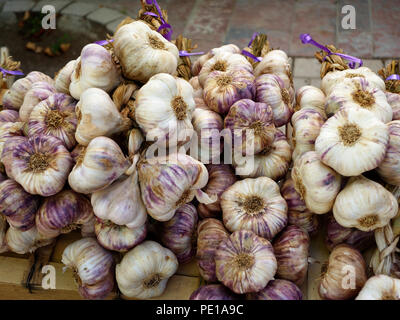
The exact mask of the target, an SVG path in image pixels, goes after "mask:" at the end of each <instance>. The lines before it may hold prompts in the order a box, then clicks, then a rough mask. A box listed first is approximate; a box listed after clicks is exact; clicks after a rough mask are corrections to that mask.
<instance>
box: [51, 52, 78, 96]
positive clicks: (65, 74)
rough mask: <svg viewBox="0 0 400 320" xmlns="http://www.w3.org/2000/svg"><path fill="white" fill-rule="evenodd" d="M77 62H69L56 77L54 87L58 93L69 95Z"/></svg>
mask: <svg viewBox="0 0 400 320" xmlns="http://www.w3.org/2000/svg"><path fill="white" fill-rule="evenodd" d="M75 65H76V60H71V61H69V62H68V63H67V64H66V65H65V66H64V67H63V68H62V69H61V70H60V71H58V72H57V74H56V76H55V77H54V85H55V87H56V89H57V92H61V93H65V94H69V85H70V84H71V76H72V73H73V72H74V70H75Z"/></svg>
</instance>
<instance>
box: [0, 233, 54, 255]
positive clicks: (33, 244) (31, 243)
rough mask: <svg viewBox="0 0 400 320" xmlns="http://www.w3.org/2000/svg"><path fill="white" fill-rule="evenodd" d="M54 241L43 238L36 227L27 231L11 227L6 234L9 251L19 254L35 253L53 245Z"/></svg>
mask: <svg viewBox="0 0 400 320" xmlns="http://www.w3.org/2000/svg"><path fill="white" fill-rule="evenodd" d="M53 240H54V239H46V238H45V237H43V236H41V235H40V233H39V232H38V230H37V228H36V227H35V226H33V227H32V228H30V229H29V230H26V231H22V230H19V229H17V228H14V227H13V226H9V228H8V230H7V232H6V244H7V247H8V249H9V250H10V251H12V252H15V253H18V254H25V253H31V252H34V251H35V250H36V249H38V248H40V247H44V246H47V245H48V244H50V243H52V242H53Z"/></svg>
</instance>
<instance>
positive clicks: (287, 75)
mask: <svg viewBox="0 0 400 320" xmlns="http://www.w3.org/2000/svg"><path fill="white" fill-rule="evenodd" d="M263 74H273V75H276V76H278V77H279V78H281V80H282V81H283V83H284V85H285V87H287V88H288V87H290V86H291V85H292V79H291V78H292V73H291V67H290V59H289V58H288V56H287V54H286V53H285V52H284V51H282V50H271V51H269V52H268V53H267V54H266V55H264V56H263V58H262V61H261V62H260V63H259V64H257V66H256V67H255V68H254V75H255V76H256V77H259V76H261V75H263Z"/></svg>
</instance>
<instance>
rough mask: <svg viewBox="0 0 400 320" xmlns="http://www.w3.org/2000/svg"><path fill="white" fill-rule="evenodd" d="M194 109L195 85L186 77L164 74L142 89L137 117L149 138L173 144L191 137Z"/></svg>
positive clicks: (138, 101)
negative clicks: (185, 78) (193, 86)
mask: <svg viewBox="0 0 400 320" xmlns="http://www.w3.org/2000/svg"><path fill="white" fill-rule="evenodd" d="M194 108H195V102H194V99H193V88H192V86H191V85H190V84H189V83H188V82H187V81H186V80H184V79H181V78H176V77H173V76H171V75H169V74H167V73H160V74H157V75H155V76H153V77H151V78H150V80H149V81H148V82H147V83H146V84H145V85H144V86H143V87H142V88H140V90H139V92H138V94H137V96H136V102H135V120H136V122H137V123H138V125H139V126H140V128H141V129H142V130H143V132H144V133H145V134H146V138H147V140H148V141H154V140H157V142H156V143H157V144H158V145H163V144H164V148H165V145H166V146H170V147H173V146H176V145H177V144H182V143H185V142H187V141H188V140H190V138H191V136H192V134H193V126H192V123H191V120H192V113H193V110H194Z"/></svg>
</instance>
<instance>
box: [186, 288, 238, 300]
mask: <svg viewBox="0 0 400 320" xmlns="http://www.w3.org/2000/svg"><path fill="white" fill-rule="evenodd" d="M239 299H240V296H238V295H237V294H235V293H233V292H232V291H231V290H229V289H228V288H227V287H225V286H223V285H222V284H209V285H205V286H201V287H200V288H198V289H197V290H196V291H194V292H193V293H192V294H191V296H190V298H189V300H239Z"/></svg>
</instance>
